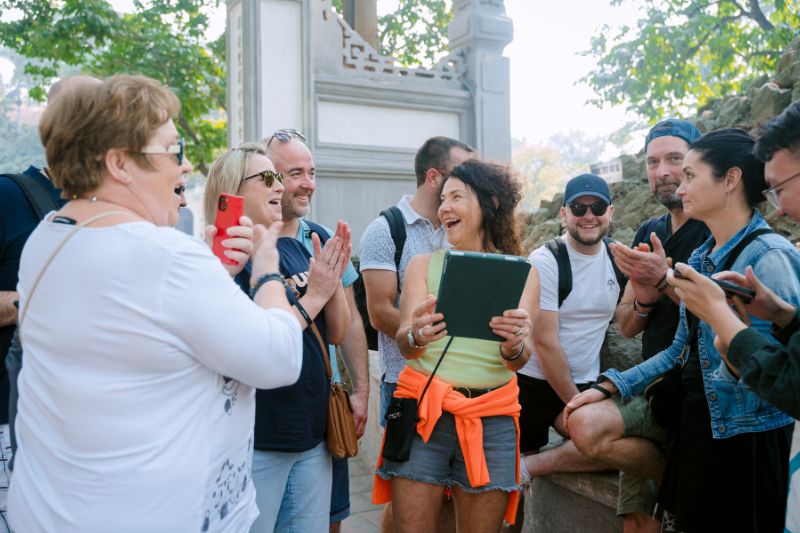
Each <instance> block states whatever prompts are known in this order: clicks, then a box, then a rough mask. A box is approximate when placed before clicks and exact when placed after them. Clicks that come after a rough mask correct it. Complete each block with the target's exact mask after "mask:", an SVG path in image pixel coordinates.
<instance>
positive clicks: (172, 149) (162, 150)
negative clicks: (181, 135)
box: [139, 139, 186, 165]
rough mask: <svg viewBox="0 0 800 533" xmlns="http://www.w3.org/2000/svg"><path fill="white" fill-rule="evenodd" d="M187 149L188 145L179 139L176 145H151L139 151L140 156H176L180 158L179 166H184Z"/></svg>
mask: <svg viewBox="0 0 800 533" xmlns="http://www.w3.org/2000/svg"><path fill="white" fill-rule="evenodd" d="M185 148H186V144H185V143H184V142H183V139H178V142H177V143H175V144H168V145H163V144H151V145H150V146H145V147H144V148H142V149H141V150H139V153H140V154H175V156H176V157H177V158H178V165H182V164H183V157H184V153H185V152H184V149H185Z"/></svg>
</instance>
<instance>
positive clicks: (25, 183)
mask: <svg viewBox="0 0 800 533" xmlns="http://www.w3.org/2000/svg"><path fill="white" fill-rule="evenodd" d="M0 177H2V178H8V179H10V180H11V181H13V182H14V183H16V184H17V187H19V188H20V190H21V191H22V193H23V194H24V195H25V198H27V200H28V203H29V204H31V207H32V208H33V211H34V213H36V217H37V218H38V219H40V220H41V219H43V218H44V216H45V215H46V214H47V213H49V212H50V211H58V210H59V209H60V208H61V206H59V205H58V203H57V202H56V201H55V200H53V197H52V196H50V193H48V192H47V191H46V190H45V188H44V187H42V185H41V184H40V183H39V182H38V181H36V180H35V179H34V178H32V177H30V176H27V175H25V174H0Z"/></svg>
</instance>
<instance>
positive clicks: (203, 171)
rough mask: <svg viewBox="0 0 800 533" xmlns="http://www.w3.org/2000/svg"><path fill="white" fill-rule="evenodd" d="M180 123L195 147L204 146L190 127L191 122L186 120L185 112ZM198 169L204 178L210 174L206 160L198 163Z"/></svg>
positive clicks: (179, 120)
mask: <svg viewBox="0 0 800 533" xmlns="http://www.w3.org/2000/svg"><path fill="white" fill-rule="evenodd" d="M178 123H179V124H180V125H181V127H182V128H183V131H185V132H186V135H188V136H189V138H190V139H191V140H192V142H193V143H194V144H195V145H197V146H202V145H203V143H202V142H201V141H200V139H199V138H198V137H197V134H196V133H195V131H194V130H193V129H192V127H191V126H190V125H189V121H188V120H186V115H184V114H183V112H181V113H180V116H179V117H178ZM196 169H197V170H198V171H200V173H201V174H203V175H204V176H205V175H206V174H208V165H206V162H205V160H202V159H201V160H200V161H198V162H197V167H196Z"/></svg>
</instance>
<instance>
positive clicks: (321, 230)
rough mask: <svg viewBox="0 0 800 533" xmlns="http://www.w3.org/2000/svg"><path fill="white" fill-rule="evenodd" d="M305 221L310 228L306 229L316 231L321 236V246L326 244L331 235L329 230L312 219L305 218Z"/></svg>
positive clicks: (311, 231) (310, 231)
mask: <svg viewBox="0 0 800 533" xmlns="http://www.w3.org/2000/svg"><path fill="white" fill-rule="evenodd" d="M303 221H304V222H305V223H306V225H308V229H307V230H306V231H308V232H309V234H310V233H316V234H317V236H318V237H319V244H320V245H321V246H325V243H326V242H328V239H330V235H328V231H327V230H326V229H325V228H323V227H322V226H320V225H319V224H317V223H316V222H311V221H310V220H306V219H303Z"/></svg>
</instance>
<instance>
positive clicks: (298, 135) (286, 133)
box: [267, 128, 306, 148]
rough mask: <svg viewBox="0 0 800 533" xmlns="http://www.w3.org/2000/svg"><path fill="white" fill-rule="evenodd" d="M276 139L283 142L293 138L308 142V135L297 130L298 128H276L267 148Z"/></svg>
mask: <svg viewBox="0 0 800 533" xmlns="http://www.w3.org/2000/svg"><path fill="white" fill-rule="evenodd" d="M274 139H278V140H279V141H280V142H282V143H288V142H289V141H291V140H292V139H300V140H301V141H303V142H306V136H305V135H303V133H302V132H300V131H297V130H296V129H293V128H283V129H280V130H276V131H275V133H273V134H272V136H271V137H270V138H269V140H268V141H267V148H269V145H270V144H271V143H272V141H273V140H274Z"/></svg>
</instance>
